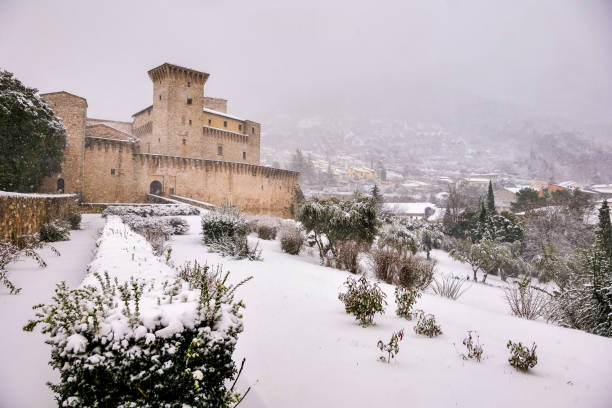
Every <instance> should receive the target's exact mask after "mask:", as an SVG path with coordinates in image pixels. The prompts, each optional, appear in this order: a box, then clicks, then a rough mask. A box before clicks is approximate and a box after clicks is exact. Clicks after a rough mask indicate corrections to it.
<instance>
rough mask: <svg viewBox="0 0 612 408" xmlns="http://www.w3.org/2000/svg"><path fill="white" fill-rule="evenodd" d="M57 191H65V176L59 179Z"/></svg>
mask: <svg viewBox="0 0 612 408" xmlns="http://www.w3.org/2000/svg"><path fill="white" fill-rule="evenodd" d="M57 192H58V193H63V192H64V179H63V178H60V179H57Z"/></svg>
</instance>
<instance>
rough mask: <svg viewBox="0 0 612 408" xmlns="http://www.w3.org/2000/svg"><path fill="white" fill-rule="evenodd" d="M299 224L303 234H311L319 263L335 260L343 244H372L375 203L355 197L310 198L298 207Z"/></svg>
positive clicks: (374, 227)
mask: <svg viewBox="0 0 612 408" xmlns="http://www.w3.org/2000/svg"><path fill="white" fill-rule="evenodd" d="M298 220H299V221H300V222H301V223H302V225H303V226H304V229H305V230H306V232H312V233H313V235H314V240H315V243H316V245H317V247H318V249H319V255H320V258H321V262H324V261H325V260H327V259H329V253H330V252H331V254H332V257H333V258H336V257H337V256H338V245H339V244H340V243H341V242H344V241H354V242H356V243H358V244H360V245H361V244H371V243H372V241H373V240H374V238H375V236H376V233H377V229H378V220H377V213H376V202H375V201H374V200H373V199H372V198H370V197H362V196H356V197H355V198H354V199H353V200H347V201H341V200H337V199H330V200H320V199H318V198H313V199H310V200H307V201H305V202H304V204H303V205H302V206H301V207H300V211H299V214H298Z"/></svg>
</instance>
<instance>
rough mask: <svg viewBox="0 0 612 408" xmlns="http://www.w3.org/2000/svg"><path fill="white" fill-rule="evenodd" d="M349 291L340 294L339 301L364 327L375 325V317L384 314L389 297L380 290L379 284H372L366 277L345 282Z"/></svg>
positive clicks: (349, 279)
mask: <svg viewBox="0 0 612 408" xmlns="http://www.w3.org/2000/svg"><path fill="white" fill-rule="evenodd" d="M344 286H346V288H347V290H346V292H345V293H340V294H339V295H338V299H340V301H341V302H342V303H344V310H345V311H346V313H348V314H352V315H354V316H355V319H357V321H359V324H360V325H361V326H362V327H367V326H370V325H373V324H374V321H373V319H374V315H375V314H376V313H380V314H383V313H384V312H385V305H386V304H387V301H386V300H385V298H386V297H387V295H386V294H385V293H384V292H383V291H382V290H381V289H380V287H379V286H378V284H377V283H370V282H368V280H367V279H366V278H365V276H362V277H360V278H359V279H357V280H356V279H353V278H352V277H349V278H348V279H347V280H346V282H344Z"/></svg>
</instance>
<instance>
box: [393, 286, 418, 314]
mask: <svg viewBox="0 0 612 408" xmlns="http://www.w3.org/2000/svg"><path fill="white" fill-rule="evenodd" d="M420 297H421V292H420V291H418V290H416V289H403V288H400V287H396V288H395V304H396V306H397V309H396V310H395V314H397V315H398V316H399V317H403V318H404V319H407V320H412V316H413V313H412V307H413V306H414V305H415V303H416V301H417V299H418V298H420Z"/></svg>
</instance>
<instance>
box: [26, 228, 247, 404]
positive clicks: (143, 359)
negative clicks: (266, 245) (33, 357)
mask: <svg viewBox="0 0 612 408" xmlns="http://www.w3.org/2000/svg"><path fill="white" fill-rule="evenodd" d="M88 272H89V273H88V275H87V276H86V278H85V279H84V281H83V283H82V284H81V286H80V287H78V288H76V289H70V288H68V287H67V286H66V285H65V284H64V283H61V284H59V285H58V286H57V289H56V291H55V296H54V297H53V301H52V302H51V303H50V304H47V305H38V306H36V307H35V309H36V310H37V313H36V318H35V319H34V320H31V321H30V322H28V324H27V325H26V326H25V327H24V329H25V330H28V331H31V330H33V329H34V327H36V326H40V327H41V328H42V332H43V333H45V334H47V335H48V343H49V344H50V345H51V347H52V352H51V363H50V364H51V366H52V367H53V368H55V369H56V370H58V371H59V373H60V381H59V383H57V384H54V385H51V388H52V390H53V391H54V392H55V394H56V398H57V401H58V405H60V406H70V407H145V408H146V407H186V406H190V407H196V406H197V407H229V406H233V405H234V404H235V403H236V401H237V398H239V396H238V395H237V394H236V393H234V392H233V391H232V390H231V389H229V387H228V381H231V380H232V379H235V376H236V367H235V364H234V362H233V360H232V354H233V351H234V348H235V345H236V341H237V338H238V334H239V333H240V332H241V331H242V321H241V318H242V315H241V309H242V308H243V307H244V305H243V303H242V302H241V301H236V300H235V298H234V296H235V291H236V289H237V288H238V287H239V286H240V285H241V284H242V283H243V282H244V281H243V282H241V283H239V284H238V285H231V284H229V283H228V274H227V273H225V274H222V273H220V272H217V273H215V272H211V271H210V270H209V269H208V267H206V266H205V267H197V268H196V267H190V273H189V274H187V277H188V279H187V280H184V279H181V278H180V277H178V276H177V273H176V271H174V270H173V269H172V268H170V267H169V266H168V265H166V264H165V263H164V262H163V261H162V260H160V259H159V258H157V257H156V256H154V254H153V253H152V248H151V246H150V244H149V243H147V241H146V240H145V239H144V238H143V237H142V236H140V235H138V234H136V233H134V232H133V231H131V230H130V229H129V228H127V226H125V225H124V224H122V223H121V221H120V219H119V218H118V217H109V219H108V221H107V224H106V226H105V228H104V231H103V233H102V236H101V238H100V240H99V241H98V251H97V254H96V256H95V258H94V260H93V261H92V263H91V264H90V265H89V267H88Z"/></svg>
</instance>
